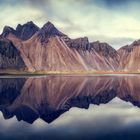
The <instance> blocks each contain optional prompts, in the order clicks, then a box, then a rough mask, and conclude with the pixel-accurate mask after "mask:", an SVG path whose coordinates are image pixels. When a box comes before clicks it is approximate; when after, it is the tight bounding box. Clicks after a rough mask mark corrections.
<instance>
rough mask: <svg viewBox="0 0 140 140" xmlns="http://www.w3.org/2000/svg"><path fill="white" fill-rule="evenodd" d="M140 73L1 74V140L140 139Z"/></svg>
mask: <svg viewBox="0 0 140 140" xmlns="http://www.w3.org/2000/svg"><path fill="white" fill-rule="evenodd" d="M139 107H140V76H137V75H130V76H128V75H125V76H124V75H119V76H113V75H111V76H107V75H106V76H40V77H5V76H4V77H1V78H0V111H1V113H0V140H13V139H15V140H16V139H17V140H19V139H20V140H30V139H34V140H52V139H60V140H63V139H64V140H73V139H74V140H93V139H94V140H105V139H106V140H124V139H125V140H130V139H140V108H139Z"/></svg>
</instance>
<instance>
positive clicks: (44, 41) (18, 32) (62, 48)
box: [0, 21, 140, 73]
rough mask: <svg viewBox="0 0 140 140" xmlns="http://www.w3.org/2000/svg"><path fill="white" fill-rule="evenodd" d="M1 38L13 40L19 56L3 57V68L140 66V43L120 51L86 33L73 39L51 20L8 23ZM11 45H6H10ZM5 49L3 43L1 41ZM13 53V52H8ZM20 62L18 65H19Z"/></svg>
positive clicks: (67, 69)
mask: <svg viewBox="0 0 140 140" xmlns="http://www.w3.org/2000/svg"><path fill="white" fill-rule="evenodd" d="M1 38H3V39H5V40H8V41H9V42H11V44H12V47H11V48H10V51H12V50H11V49H12V48H14V49H13V51H16V52H18V53H16V56H17V57H18V58H20V59H19V60H17V59H16V57H14V58H13V61H14V64H13V63H10V65H9V60H7V59H6V60H5V59H3V58H0V62H1V63H0V66H1V67H0V68H1V69H3V66H2V65H3V63H4V62H5V63H6V65H5V67H4V68H5V69H15V70H18V71H19V69H20V68H21V71H24V70H25V71H29V72H39V73H60V72H61V73H66V72H67V73H71V72H72V73H79V72H80V73H82V72H86V73H88V72H120V71H126V70H127V71H132V70H134V71H138V70H139V65H138V61H139V59H140V58H139V47H138V46H139V44H140V41H135V42H134V43H132V44H131V45H127V46H125V47H122V48H121V49H119V50H118V51H117V50H115V49H114V48H113V47H111V46H110V45H109V44H107V43H104V42H103V43H102V42H100V41H95V42H89V40H88V38H87V37H81V38H76V39H71V38H70V37H68V36H67V35H65V34H64V33H62V32H61V31H59V30H58V29H57V28H56V27H55V26H54V25H53V24H52V23H51V22H47V23H46V24H44V26H43V27H42V28H39V27H37V26H36V25H35V24H34V23H33V22H32V21H30V22H27V23H25V24H23V25H20V24H19V25H18V26H17V27H16V29H13V28H11V27H8V26H5V27H4V29H3V32H2V34H1ZM8 46H10V45H7V47H8ZM0 49H1V50H2V49H3V44H0ZM8 53H9V54H7V55H10V52H8ZM17 65H19V66H17Z"/></svg>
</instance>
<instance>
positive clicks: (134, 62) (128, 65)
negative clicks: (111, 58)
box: [118, 40, 140, 72]
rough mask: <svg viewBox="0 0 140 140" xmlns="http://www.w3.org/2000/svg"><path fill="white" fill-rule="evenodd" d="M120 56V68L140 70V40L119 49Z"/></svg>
mask: <svg viewBox="0 0 140 140" xmlns="http://www.w3.org/2000/svg"><path fill="white" fill-rule="evenodd" d="M118 53H119V56H120V65H119V66H120V70H122V71H130V72H131V71H132V72H139V71H140V65H139V61H140V40H137V41H134V42H133V43H132V44H130V45H126V46H124V47H122V48H120V49H119V50H118Z"/></svg>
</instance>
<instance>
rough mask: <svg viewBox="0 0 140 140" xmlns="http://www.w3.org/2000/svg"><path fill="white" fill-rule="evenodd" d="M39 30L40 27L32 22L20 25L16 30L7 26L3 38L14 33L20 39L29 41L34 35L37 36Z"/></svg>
mask: <svg viewBox="0 0 140 140" xmlns="http://www.w3.org/2000/svg"><path fill="white" fill-rule="evenodd" d="M38 30H39V27H37V26H36V25H35V24H34V23H33V22H32V21H30V22H27V23H26V24H23V25H21V24H18V25H17V27H16V29H15V30H14V29H13V28H11V27H9V26H5V27H4V29H3V32H2V36H3V37H7V36H8V35H9V34H10V33H12V34H14V35H15V36H16V37H17V38H19V39H22V40H27V39H29V38H30V37H32V35H33V34H35V33H36V32H37V31H38Z"/></svg>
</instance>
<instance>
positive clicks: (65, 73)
mask: <svg viewBox="0 0 140 140" xmlns="http://www.w3.org/2000/svg"><path fill="white" fill-rule="evenodd" d="M139 74H140V72H135V71H134V72H120V71H119V72H117V71H116V72H105V71H98V72H56V71H53V72H51V71H50V72H24V71H7V72H0V77H1V76H45V75H46V76H47V75H48V76H49V75H77V76H78V75H79V76H80V75H87V76H91V75H95V76H96V75H139Z"/></svg>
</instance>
